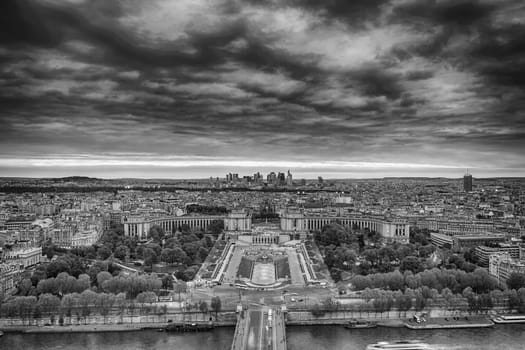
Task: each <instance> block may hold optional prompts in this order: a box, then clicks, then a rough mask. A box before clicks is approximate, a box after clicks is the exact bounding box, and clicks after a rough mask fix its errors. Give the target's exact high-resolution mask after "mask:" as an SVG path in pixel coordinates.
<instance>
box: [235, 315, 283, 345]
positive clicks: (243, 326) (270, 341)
mask: <svg viewBox="0 0 525 350" xmlns="http://www.w3.org/2000/svg"><path fill="white" fill-rule="evenodd" d="M262 349H265V350H286V328H285V321H284V314H283V313H282V311H281V310H277V309H272V308H268V307H261V308H250V309H248V310H243V311H242V312H240V313H239V317H238V320H237V327H236V328H235V335H234V337H233V343H232V347H231V350H262Z"/></svg>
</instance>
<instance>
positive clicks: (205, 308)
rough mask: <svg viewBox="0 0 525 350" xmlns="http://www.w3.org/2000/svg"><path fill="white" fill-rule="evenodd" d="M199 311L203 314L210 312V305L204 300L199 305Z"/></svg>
mask: <svg viewBox="0 0 525 350" xmlns="http://www.w3.org/2000/svg"><path fill="white" fill-rule="evenodd" d="M199 310H200V311H201V312H203V313H206V312H208V303H207V302H206V301H204V300H201V302H200V303H199Z"/></svg>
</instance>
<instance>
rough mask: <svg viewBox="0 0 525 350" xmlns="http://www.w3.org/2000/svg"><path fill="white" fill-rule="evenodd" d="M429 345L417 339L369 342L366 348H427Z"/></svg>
mask: <svg viewBox="0 0 525 350" xmlns="http://www.w3.org/2000/svg"><path fill="white" fill-rule="evenodd" d="M427 349H429V345H428V344H427V343H420V342H418V341H410V340H408V341H397V342H392V343H391V342H386V341H383V342H379V343H375V344H369V345H368V346H367V347H366V350H427Z"/></svg>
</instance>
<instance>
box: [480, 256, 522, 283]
mask: <svg viewBox="0 0 525 350" xmlns="http://www.w3.org/2000/svg"><path fill="white" fill-rule="evenodd" d="M512 273H522V274H525V263H523V262H521V261H520V260H517V259H512V258H511V256H510V254H509V253H506V252H505V253H496V254H492V255H491V256H490V258H489V274H490V275H491V276H493V277H495V278H496V279H497V280H498V283H500V284H504V283H506V282H507V279H508V278H509V277H510V275H511V274H512Z"/></svg>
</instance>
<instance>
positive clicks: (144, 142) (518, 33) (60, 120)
mask: <svg viewBox="0 0 525 350" xmlns="http://www.w3.org/2000/svg"><path fill="white" fill-rule="evenodd" d="M0 6H1V8H0V65H1V71H0V106H1V108H0V124H1V126H2V132H3V135H2V136H3V137H2V139H1V141H0V146H1V148H2V151H3V152H2V153H3V154H0V155H1V156H2V157H0V162H1V160H2V158H9V157H15V158H17V159H22V160H23V159H24V157H28V158H30V157H44V156H47V155H49V154H51V155H53V154H56V155H60V154H64V153H67V154H89V155H90V157H93V158H97V157H104V155H105V154H107V153H108V152H115V153H118V154H124V153H126V154H127V153H130V152H131V153H134V154H139V156H138V157H140V154H149V155H150V156H148V157H150V158H153V159H156V158H155V157H157V158H158V159H162V157H166V156H169V155H173V154H175V155H189V156H213V157H215V158H217V159H227V158H228V157H231V156H232V155H234V156H235V157H239V158H240V159H243V160H245V161H248V160H253V159H259V160H262V161H270V160H271V161H280V160H282V161H288V160H294V159H300V160H301V161H305V162H307V163H309V164H310V163H315V162H319V161H321V160H323V161H324V160H337V161H363V160H366V161H372V162H385V161H388V162H394V163H412V162H413V163H418V164H423V163H428V164H431V165H433V166H442V165H445V166H451V167H452V168H454V167H458V168H461V167H464V166H465V165H468V166H472V167H475V166H481V165H483V164H487V162H488V160H489V159H490V160H493V159H497V161H496V163H497V164H496V165H497V166H500V167H503V168H504V167H516V166H518V165H519V166H522V165H524V163H525V161H524V160H523V156H522V154H521V153H520V151H519V149H521V148H523V146H525V144H524V142H525V141H524V140H525V139H524V137H523V136H524V135H523V133H524V130H525V125H524V124H523V123H524V122H523V118H522V117H521V114H522V111H523V108H525V104H524V103H523V101H525V92H524V89H523V88H524V86H525V75H524V73H523V72H525V59H524V57H525V55H524V54H525V46H524V44H523V40H522V38H523V36H524V35H525V27H524V25H523V21H520V20H519V18H520V16H519V15H518V14H519V13H522V14H525V9H524V8H523V7H522V6H520V5H519V3H518V2H515V1H502V2H501V3H499V4H498V3H495V2H486V1H452V0H447V1H430V2H421V1H394V0H391V1H386V0H385V1H383V0H372V1H370V0H367V1H364V0H363V1H342V0H341V1H336V0H330V1H311V0H289V1H285V2H273V1H255V0H252V1H247V2H236V1H229V0H218V1H216V2H208V1H199V0H180V1H177V2H171V1H164V0H155V1H151V2H142V1H135V0H122V1H102V0H99V1H80V0H75V1H73V0H69V1H65V0H64V1H58V0H31V1H30V0H22V1H11V0H4V1H2V2H1V4H0ZM520 11H522V12H520ZM521 18H523V17H521ZM456 149H461V150H462V152H459V153H458V152H455V150H456ZM451 154H452V156H451ZM151 155H153V156H151ZM114 157H116V158H118V156H114ZM119 159H120V158H119ZM160 161H161V160H159V162H160ZM225 162H226V161H225ZM2 164H3V163H1V164H0V166H3V165H2ZM196 166H197V165H196ZM524 166H525V165H524ZM312 167H313V165H312ZM331 171H333V172H338V171H339V170H337V169H333V170H331ZM345 171H346V170H345Z"/></svg>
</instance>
